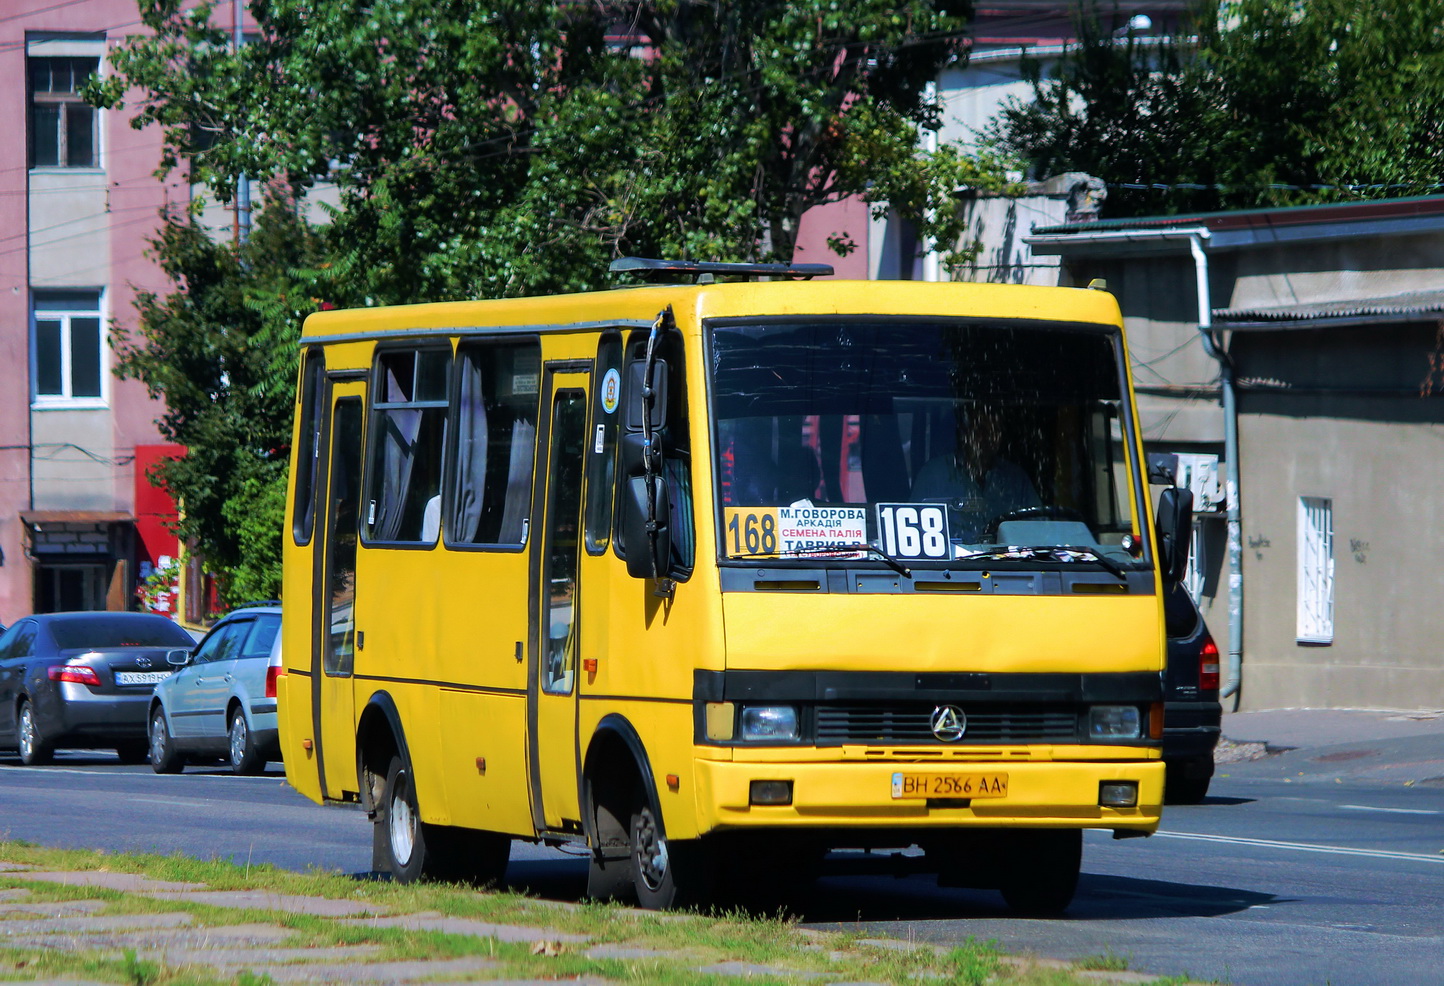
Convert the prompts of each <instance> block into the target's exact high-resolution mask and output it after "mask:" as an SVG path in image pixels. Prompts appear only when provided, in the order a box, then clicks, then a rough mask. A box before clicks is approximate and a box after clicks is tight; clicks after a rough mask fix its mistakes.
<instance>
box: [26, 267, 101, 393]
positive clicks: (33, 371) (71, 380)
mask: <svg viewBox="0 0 1444 986" xmlns="http://www.w3.org/2000/svg"><path fill="white" fill-rule="evenodd" d="M90 292H93V293H94V295H95V303H94V305H93V306H92V307H83V306H80V305H75V306H59V305H57V306H56V307H53V308H46V309H45V310H43V311H42V310H41V309H40V305H39V301H40V300H41V299H42V298H44V297H45V296H46V295H48V294H49V295H59V294H68V295H78V294H81V293H90ZM105 302H106V298H105V292H104V291H103V290H99V289H93V288H55V289H53V290H46V289H37V290H32V292H31V297H30V406H31V407H32V408H34V409H37V410H39V409H53V408H72V409H74V408H106V407H109V406H110V332H109V325H108V323H109V318H108V317H107V314H106V310H105ZM75 318H94V319H97V320H98V322H99V325H100V333H99V337H98V345H99V349H100V352H99V353H98V354H97V357H98V359H99V364H100V394H99V395H97V396H91V395H85V396H81V397H77V396H75V394H74V388H75V375H74V356H73V353H72V352H71V319H75ZM50 321H59V322H60V387H61V392H60V393H59V394H42V393H40V354H39V346H38V345H37V342H38V340H37V336H36V332H37V324H36V323H38V322H50Z"/></svg>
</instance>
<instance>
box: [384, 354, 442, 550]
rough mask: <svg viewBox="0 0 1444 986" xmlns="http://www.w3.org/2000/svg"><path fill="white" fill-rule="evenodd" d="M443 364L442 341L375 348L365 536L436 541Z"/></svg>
mask: <svg viewBox="0 0 1444 986" xmlns="http://www.w3.org/2000/svg"><path fill="white" fill-rule="evenodd" d="M450 366H451V352H450V350H447V349H419V350H413V349H406V350H389V351H382V352H380V353H378V354H377V357H376V378H375V383H374V385H373V388H372V393H373V394H374V395H375V396H374V399H373V401H372V409H373V418H372V435H373V437H372V449H371V457H370V466H371V475H370V493H369V495H368V496H367V499H366V508H365V515H364V518H363V519H364V525H365V531H366V539H367V541H391V542H412V543H424V544H435V543H436V538H437V534H438V530H437V527H438V522H439V520H440V516H441V515H440V509H441V508H440V500H439V497H440V495H441V456H442V448H443V446H444V444H445V435H446V403H447V402H446V380H447V376H448V371H449V370H450Z"/></svg>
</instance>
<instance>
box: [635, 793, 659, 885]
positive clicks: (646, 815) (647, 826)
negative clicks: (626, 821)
mask: <svg viewBox="0 0 1444 986" xmlns="http://www.w3.org/2000/svg"><path fill="white" fill-rule="evenodd" d="M636 825H637V830H636V834H635V836H634V839H633V845H634V848H633V850H632V854H633V859H634V862H635V863H636V867H637V873H638V874H640V875H641V877H642V882H643V883H645V884H646V885H647V889H648V890H658V889H660V888H661V886H662V881H663V880H665V879H666V877H667V840H666V839H664V838H662V834H661V833H660V832H658V831H657V822H656V819H654V818H653V817H652V813H651V812H650V811H646V810H643V811H642V813H641V814H640V815H638V816H637V823H636Z"/></svg>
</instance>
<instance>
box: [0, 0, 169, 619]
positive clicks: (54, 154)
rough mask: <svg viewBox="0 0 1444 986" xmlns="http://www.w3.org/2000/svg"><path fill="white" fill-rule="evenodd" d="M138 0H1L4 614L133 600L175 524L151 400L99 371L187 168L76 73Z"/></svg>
mask: <svg viewBox="0 0 1444 986" xmlns="http://www.w3.org/2000/svg"><path fill="white" fill-rule="evenodd" d="M140 26H141V25H140V19H139V16H138V14H137V11H136V4H135V0H69V2H61V3H57V2H56V0H5V2H4V3H3V4H0V134H3V135H4V140H3V141H0V375H3V376H0V380H3V381H4V382H3V384H0V623H4V624H9V623H11V622H13V621H14V620H15V618H16V617H18V616H21V615H23V614H25V613H28V612H34V611H39V612H44V611H54V610H61V609H127V608H133V607H134V606H135V601H134V600H135V587H136V583H137V580H138V579H139V578H140V576H141V575H142V574H143V573H144V572H145V571H147V570H148V569H149V566H150V565H153V564H155V563H157V562H158V561H159V560H160V559H161V557H162V556H175V555H176V553H177V545H176V539H175V537H174V535H172V534H170V533H169V530H168V528H167V526H166V524H165V517H166V515H167V514H168V513H169V512H170V507H169V503H168V501H167V499H166V498H165V497H164V496H161V497H159V498H157V496H156V491H154V490H152V489H151V488H150V487H149V484H148V483H147V482H146V479H145V474H144V473H145V468H146V465H147V464H148V463H150V462H153V461H155V459H156V458H157V456H159V455H164V454H174V453H176V452H179V451H180V450H179V449H178V448H177V447H175V446H161V441H162V440H161V437H160V435H159V433H158V432H157V430H156V425H155V419H156V417H157V416H158V415H159V413H160V412H161V411H162V407H161V406H160V405H159V404H158V403H157V402H155V401H152V400H151V399H150V398H149V397H148V396H147V395H146V392H145V388H144V387H143V386H142V385H141V384H139V383H138V382H136V381H133V380H119V379H117V378H116V377H115V376H114V374H113V373H112V372H111V370H112V367H113V365H114V358H113V355H112V353H111V350H110V345H109V340H110V339H111V337H112V336H113V335H114V333H115V332H116V330H117V328H123V329H130V328H133V327H134V325H135V310H134V306H133V301H134V298H135V292H136V290H137V289H146V290H152V291H161V292H164V291H165V290H167V289H168V284H167V281H166V279H165V277H164V275H163V274H162V273H161V272H160V270H159V269H158V268H157V267H156V266H155V265H154V264H152V263H151V262H149V261H148V260H147V259H146V256H145V254H146V247H147V243H146V240H147V237H148V236H149V235H150V234H151V233H152V231H153V230H155V229H156V227H157V225H158V222H157V216H158V211H159V210H160V209H161V207H162V206H163V205H164V204H166V203H167V202H173V203H179V204H183V203H184V202H185V200H186V196H187V194H188V192H187V188H186V186H185V185H184V184H183V183H181V182H178V181H177V182H166V183H163V182H161V181H158V180H157V179H156V178H155V175H154V172H155V168H156V165H157V163H158V161H159V150H160V138H159V134H158V132H155V131H154V130H153V129H152V130H150V131H146V132H137V131H135V130H132V129H131V128H130V126H129V119H128V118H129V114H128V113H126V112H124V111H122V112H106V111H99V110H94V109H92V108H91V107H89V106H87V105H86V104H85V102H84V101H83V100H81V99H80V97H79V95H78V93H77V89H78V88H79V86H80V85H81V84H82V83H83V82H84V80H85V78H86V77H87V76H88V75H89V74H90V73H91V72H94V71H97V70H98V69H101V68H102V67H103V64H104V57H105V54H106V51H107V49H108V48H109V47H110V46H113V45H115V44H117V43H119V42H120V41H121V40H122V39H123V38H124V37H125V36H126V35H128V34H133V33H135V32H136V31H137V30H139V29H140Z"/></svg>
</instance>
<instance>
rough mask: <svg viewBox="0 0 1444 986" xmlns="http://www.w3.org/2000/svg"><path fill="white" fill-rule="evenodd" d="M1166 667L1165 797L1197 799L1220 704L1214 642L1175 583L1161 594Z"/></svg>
mask: <svg viewBox="0 0 1444 986" xmlns="http://www.w3.org/2000/svg"><path fill="white" fill-rule="evenodd" d="M1163 616H1164V623H1165V625H1166V627H1167V630H1168V669H1167V671H1165V672H1164V676H1163V685H1164V687H1163V700H1164V707H1163V762H1164V764H1165V765H1166V767H1167V769H1168V779H1167V781H1166V784H1167V786H1166V789H1165V791H1164V798H1165V800H1166V801H1168V802H1169V803H1170V804H1190V805H1191V804H1198V803H1199V802H1200V801H1202V800H1203V799H1204V796H1205V795H1207V794H1208V784H1209V781H1211V780H1212V779H1213V749H1214V747H1215V746H1217V745H1218V736H1219V731H1220V723H1221V721H1222V719H1223V706H1222V705H1220V704H1219V701H1218V645H1217V644H1215V643H1214V642H1213V637H1212V636H1211V635H1210V634H1209V632H1208V627H1207V626H1205V625H1204V622H1203V617H1202V616H1201V615H1200V614H1199V612H1198V607H1197V606H1195V605H1194V604H1193V599H1192V597H1190V596H1189V594H1188V590H1186V589H1185V588H1184V587H1183V586H1182V585H1174V586H1173V588H1172V589H1171V590H1169V591H1168V592H1167V594H1166V595H1165V596H1164V600H1163Z"/></svg>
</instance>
